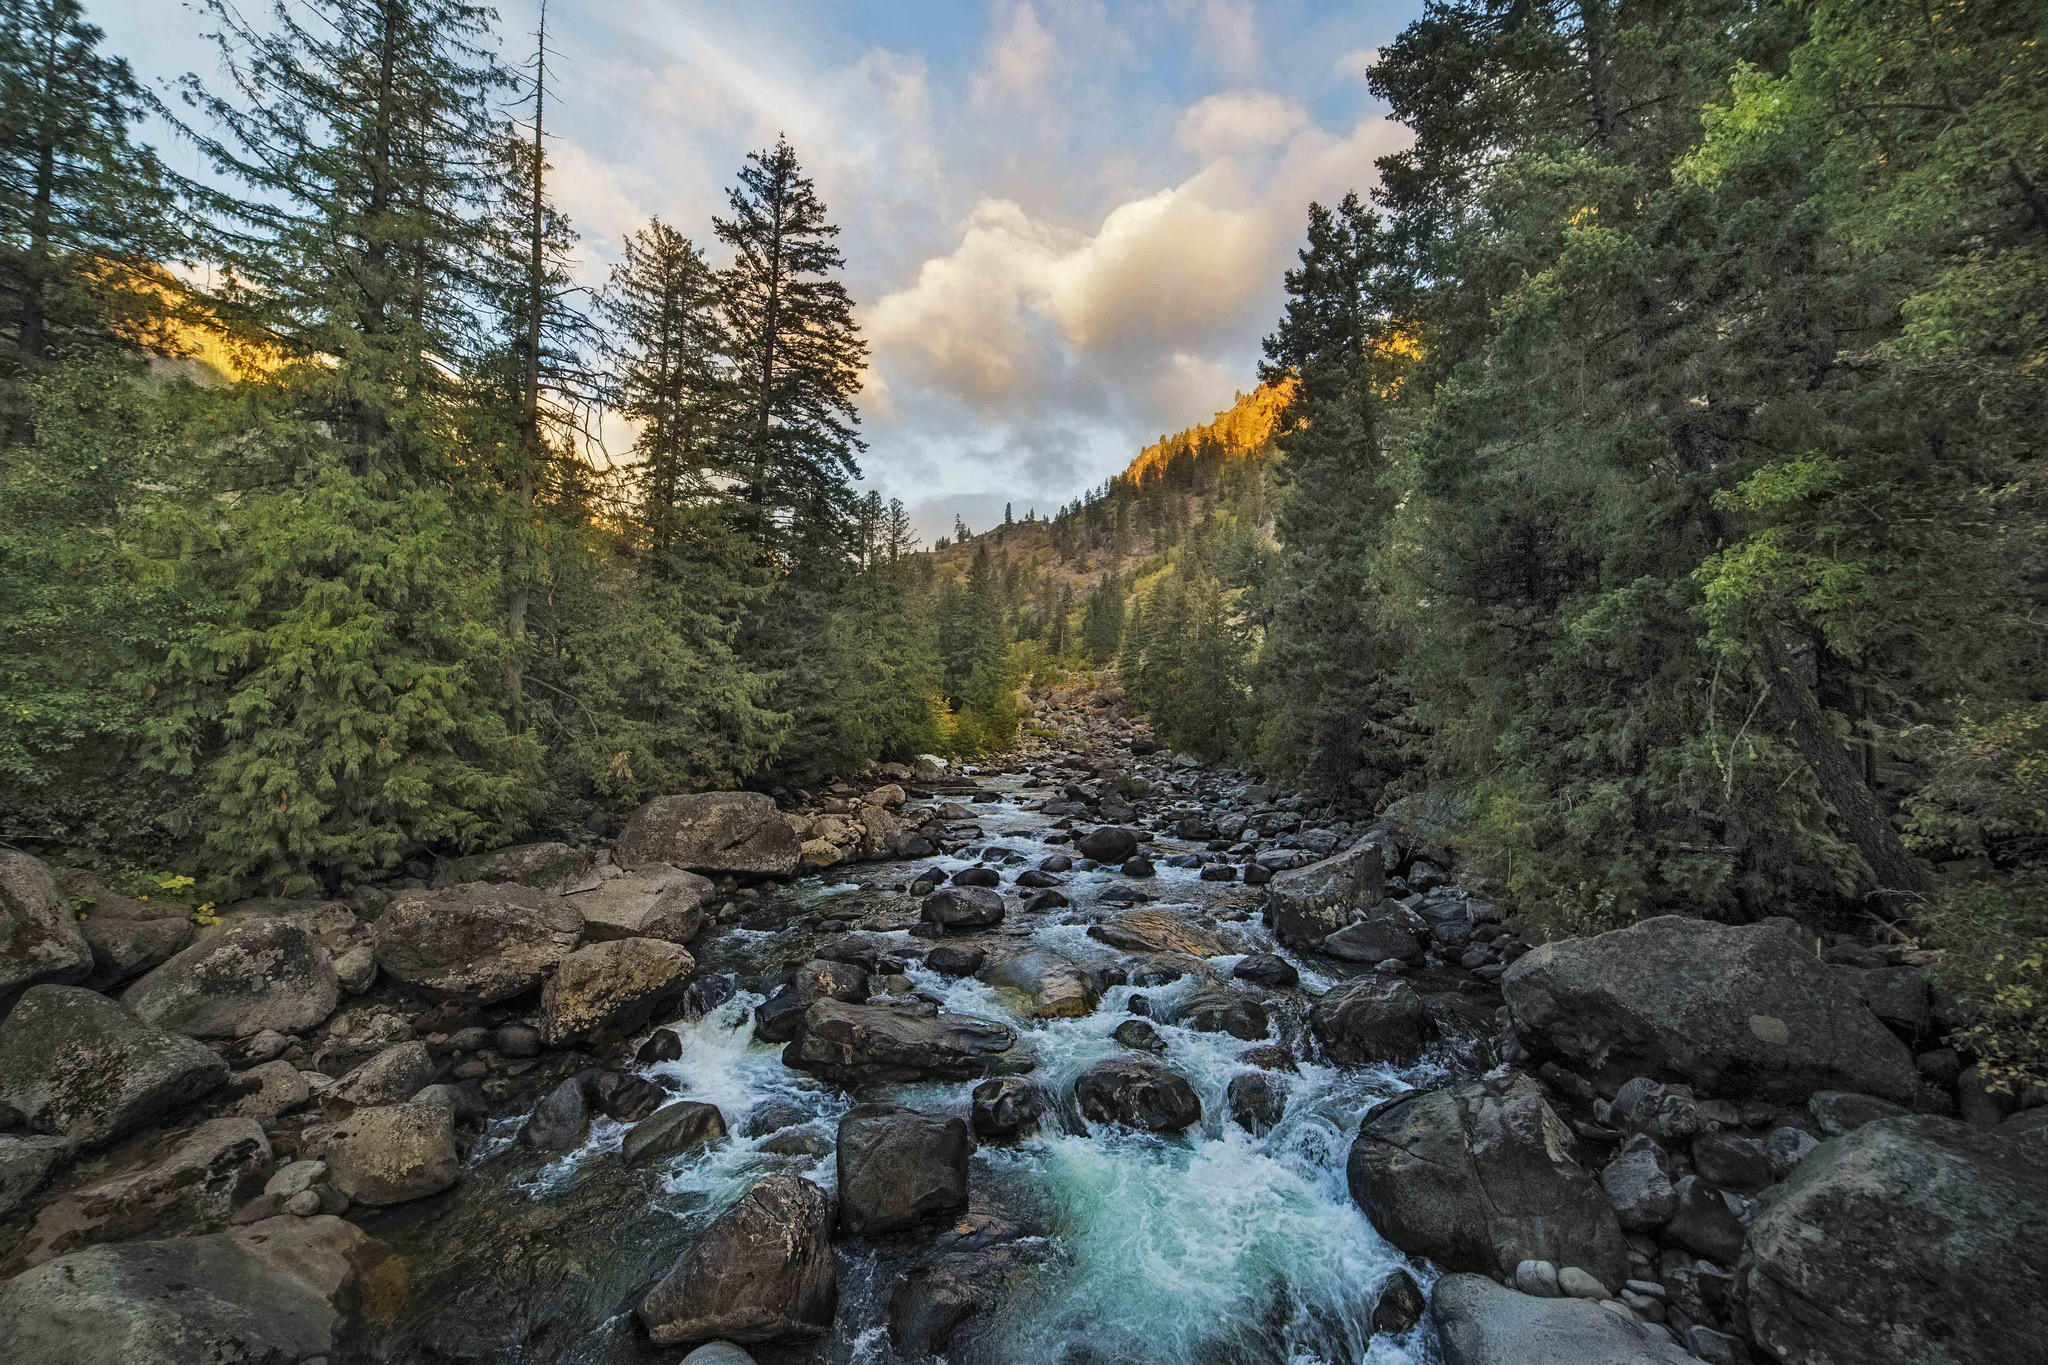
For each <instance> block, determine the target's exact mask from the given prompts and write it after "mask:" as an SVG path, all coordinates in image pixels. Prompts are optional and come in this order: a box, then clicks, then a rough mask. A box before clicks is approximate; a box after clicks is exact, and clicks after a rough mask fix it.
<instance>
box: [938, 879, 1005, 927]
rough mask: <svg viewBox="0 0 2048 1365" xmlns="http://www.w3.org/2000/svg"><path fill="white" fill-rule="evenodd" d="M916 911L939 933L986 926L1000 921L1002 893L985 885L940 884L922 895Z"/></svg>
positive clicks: (1001, 917)
mask: <svg viewBox="0 0 2048 1365" xmlns="http://www.w3.org/2000/svg"><path fill="white" fill-rule="evenodd" d="M918 913H919V914H920V915H922V916H923V918H924V922H925V923H927V924H929V925H932V926H933V927H935V928H937V929H938V930H940V931H941V932H942V933H949V934H950V933H954V932H956V931H958V930H962V929H987V928H991V927H993V926H994V925H998V924H1001V923H1002V922H1003V897H1002V893H1001V892H999V891H991V890H990V889H989V888H987V887H985V886H942V887H940V888H939V889H938V890H936V891H934V892H932V893H931V894H930V895H929V896H926V897H925V898H924V903H923V904H922V905H921V906H920V907H919V910H918Z"/></svg>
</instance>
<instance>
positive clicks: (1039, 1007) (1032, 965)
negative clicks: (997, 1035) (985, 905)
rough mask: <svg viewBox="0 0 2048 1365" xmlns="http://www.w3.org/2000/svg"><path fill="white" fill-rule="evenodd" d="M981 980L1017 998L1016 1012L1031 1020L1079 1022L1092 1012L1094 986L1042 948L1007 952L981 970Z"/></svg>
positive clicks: (1052, 953)
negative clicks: (1077, 1020) (1068, 1020)
mask: <svg viewBox="0 0 2048 1365" xmlns="http://www.w3.org/2000/svg"><path fill="white" fill-rule="evenodd" d="M981 979H982V980H983V981H985V982H987V983H988V984H989V985H991V986H994V987H995V988H996V989H997V990H1000V991H1007V992H1010V993H1012V994H1013V995H1015V996H1017V997H1018V999H1017V1001H1016V1004H1017V1007H1018V1008H1017V1012H1018V1013H1020V1014H1023V1015H1027V1016H1029V1017H1031V1018H1034V1019H1079V1018H1081V1017H1083V1016H1084V1015H1089V1014H1093V1013H1094V1012H1095V1006H1096V1002H1097V996H1096V992H1095V986H1094V983H1093V982H1091V981H1090V980H1089V979H1088V976H1087V974H1086V973H1084V972H1083V971H1082V970H1081V969H1080V968H1079V967H1077V966H1075V965H1074V964H1073V963H1072V962H1070V961H1068V960H1067V959H1066V958H1064V957H1061V956H1060V955H1059V954H1058V953H1055V952H1050V951H1048V950H1046V949H1044V948H1027V949H1025V950H1023V951H1022V952H1016V953H1007V954H1005V955H1003V956H1002V957H999V958H997V959H996V960H995V961H993V962H991V963H989V964H988V965H987V966H986V967H984V968H982V970H981Z"/></svg>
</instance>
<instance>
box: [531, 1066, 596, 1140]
mask: <svg viewBox="0 0 2048 1365" xmlns="http://www.w3.org/2000/svg"><path fill="white" fill-rule="evenodd" d="M589 1133H590V1105H589V1102H588V1100H587V1099H586V1098H585V1096H584V1094H583V1082H582V1080H581V1079H579V1078H578V1077H575V1076H571V1077H569V1078H568V1079H566V1080H564V1081H562V1082H561V1083H560V1084H559V1085H557V1086H556V1087H555V1088H554V1089H553V1090H550V1091H549V1092H548V1093H547V1094H545V1095H543V1096H541V1099H540V1103H538V1104H536V1105H534V1106H533V1112H532V1113H530V1114H528V1115H527V1116H526V1122H525V1123H524V1124H523V1125H522V1126H521V1127H520V1129H519V1140H520V1141H521V1142H523V1143H525V1144H526V1145H527V1146H529V1147H532V1148H535V1149H537V1150H539V1151H543V1152H569V1151H574V1150H575V1149H576V1148H578V1147H581V1146H582V1145H583V1139H584V1138H585V1137H587V1136H589Z"/></svg>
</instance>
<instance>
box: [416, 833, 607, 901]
mask: <svg viewBox="0 0 2048 1365" xmlns="http://www.w3.org/2000/svg"><path fill="white" fill-rule="evenodd" d="M603 880H604V879H603V878H602V877H601V876H600V875H599V874H598V870H597V854H596V853H595V852H593V851H592V850H590V849H587V848H576V847H573V846H571V845H569V844H562V843H539V844H514V845H512V846H511V847H509V848H500V849H494V850H492V851H491V852H489V853H477V854H472V855H471V856H469V857H467V858H444V859H443V860H442V861H441V863H440V864H439V865H438V866H437V867H435V869H434V885H435V886H454V885H456V884H458V883H461V882H517V883H518V884H519V885H521V886H530V887H532V888H533V889H534V890H536V891H552V892H554V893H555V894H556V895H566V894H568V893H570V892H577V891H590V890H592V889H594V888H596V887H597V886H599V885H601V884H602V883H603Z"/></svg>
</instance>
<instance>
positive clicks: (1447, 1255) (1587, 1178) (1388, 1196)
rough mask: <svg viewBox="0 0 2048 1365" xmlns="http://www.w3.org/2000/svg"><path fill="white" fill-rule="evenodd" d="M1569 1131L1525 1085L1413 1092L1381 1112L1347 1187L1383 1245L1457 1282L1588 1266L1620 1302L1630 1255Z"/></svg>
mask: <svg viewBox="0 0 2048 1365" xmlns="http://www.w3.org/2000/svg"><path fill="white" fill-rule="evenodd" d="M1576 1145H1577V1144H1576V1142H1575V1140H1574V1138H1573V1136H1572V1132H1571V1129H1569V1128H1568V1127H1566V1126H1565V1122H1564V1120H1563V1119H1561V1118H1559V1117H1558V1115H1557V1114H1556V1112H1555V1111H1554V1110H1552V1109H1551V1107H1550V1105H1549V1104H1548V1102H1546V1101H1545V1099H1544V1098H1543V1092H1542V1090H1541V1089H1540V1088H1539V1087H1538V1086H1537V1084H1536V1083H1535V1082H1534V1081H1532V1080H1530V1079H1529V1078H1527V1077H1526V1076H1510V1077H1507V1078H1506V1079H1500V1080H1494V1079H1489V1080H1485V1081H1479V1082H1475V1083H1473V1084H1470V1085H1464V1086H1459V1087H1457V1088H1456V1089H1450V1090H1428V1091H1414V1092H1411V1093H1409V1094H1406V1095H1403V1096H1400V1097H1399V1098H1397V1099H1394V1100H1390V1101H1388V1102H1387V1103H1385V1104H1382V1105H1380V1106H1379V1107H1378V1108H1376V1109H1374V1110H1373V1111H1372V1112H1371V1113H1370V1114H1368V1115H1367V1116H1366V1118H1365V1122H1364V1124H1363V1125H1362V1126H1361V1127H1360V1129H1359V1133H1358V1138H1357V1140H1356V1141H1355V1142H1353V1143H1352V1145H1351V1158H1350V1162H1349V1164H1348V1166H1347V1168H1346V1175H1347V1178H1348V1180H1349V1182H1350V1185H1351V1195H1352V1198H1354V1199H1356V1200H1357V1201H1358V1205H1359V1207H1360V1208H1362V1209H1364V1210H1365V1212H1366V1216H1367V1217H1369V1218H1370V1219H1372V1223H1373V1226H1374V1227H1376V1228H1378V1229H1379V1231H1380V1235H1382V1236H1383V1237H1385V1238H1386V1239H1387V1240H1388V1241H1390V1242H1392V1243H1393V1244H1394V1245H1395V1246H1397V1247H1399V1248H1400V1249H1401V1250H1403V1251H1405V1252H1407V1253H1408V1254H1410V1255H1411V1256H1427V1257H1429V1258H1430V1259H1431V1260H1433V1261H1435V1262H1436V1263H1437V1264H1439V1265H1441V1266H1443V1267H1445V1268H1446V1269H1449V1270H1475V1271H1481V1272H1483V1273H1486V1274H1489V1275H1500V1276H1505V1275H1509V1274H1512V1273H1513V1272H1514V1269H1515V1266H1516V1265H1517V1264H1518V1263H1519V1262H1521V1261H1525V1260H1540V1261H1550V1262H1553V1263H1554V1264H1557V1265H1564V1266H1578V1267H1580V1268H1582V1269H1584V1270H1586V1271H1588V1272H1590V1273H1591V1274H1593V1275H1594V1276H1595V1277H1597V1278H1598V1279H1599V1280H1600V1281H1601V1282H1602V1283H1603V1284H1605V1285H1606V1286H1607V1288H1608V1289H1610V1290H1615V1289H1619V1288H1620V1287H1621V1285H1622V1283H1623V1282H1624V1281H1625V1280H1626V1279H1627V1278H1628V1248H1627V1244H1626V1242H1625V1241H1624V1240H1623V1238H1622V1232H1621V1227H1620V1225H1619V1224H1618V1223H1617V1222H1616V1221H1615V1216H1614V1210H1613V1208H1612V1206H1610V1205H1609V1203H1608V1202H1607V1197H1606V1195H1605V1194H1604V1193H1603V1192H1602V1190H1601V1188H1600V1185H1599V1183H1598V1182H1597V1181H1595V1180H1594V1178H1593V1174H1592V1172H1590V1171H1588V1170H1587V1169H1586V1168H1585V1167H1584V1166H1582V1165H1580V1164H1579V1162H1578V1160H1577V1157H1576V1154H1575V1148H1576Z"/></svg>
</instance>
